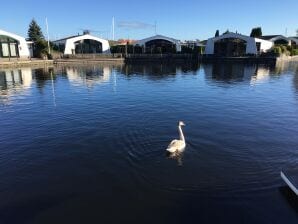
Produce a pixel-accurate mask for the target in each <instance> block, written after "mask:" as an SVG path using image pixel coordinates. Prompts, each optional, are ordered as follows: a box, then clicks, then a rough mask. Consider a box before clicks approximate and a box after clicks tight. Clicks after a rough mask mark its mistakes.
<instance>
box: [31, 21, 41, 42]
mask: <svg viewBox="0 0 298 224" xmlns="http://www.w3.org/2000/svg"><path fill="white" fill-rule="evenodd" d="M28 37H29V38H30V40H32V41H38V40H44V35H43V33H42V31H41V28H40V26H39V25H38V24H37V22H36V21H35V19H32V21H31V23H30V24H29V29H28Z"/></svg>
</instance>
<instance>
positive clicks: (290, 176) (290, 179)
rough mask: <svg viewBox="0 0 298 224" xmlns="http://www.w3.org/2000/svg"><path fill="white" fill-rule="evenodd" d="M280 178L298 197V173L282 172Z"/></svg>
mask: <svg viewBox="0 0 298 224" xmlns="http://www.w3.org/2000/svg"><path fill="white" fill-rule="evenodd" d="M280 176H281V178H282V179H283V180H284V181H285V182H286V184H287V185H288V186H289V188H291V190H292V191H293V192H294V193H295V194H296V195H297V196H298V172H291V171H287V170H283V171H281V172H280Z"/></svg>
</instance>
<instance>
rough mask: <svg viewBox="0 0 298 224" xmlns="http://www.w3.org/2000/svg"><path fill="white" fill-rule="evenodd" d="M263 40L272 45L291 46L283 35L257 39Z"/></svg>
mask: <svg viewBox="0 0 298 224" xmlns="http://www.w3.org/2000/svg"><path fill="white" fill-rule="evenodd" d="M259 38H260V39H263V40H268V41H271V42H273V43H274V45H291V41H290V40H289V38H287V37H285V36H283V35H266V36H261V37H259Z"/></svg>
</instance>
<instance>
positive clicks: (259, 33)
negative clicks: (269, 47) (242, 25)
mask: <svg viewBox="0 0 298 224" xmlns="http://www.w3.org/2000/svg"><path fill="white" fill-rule="evenodd" d="M250 36H251V37H261V36H262V28H261V27H255V28H252V30H251V33H250Z"/></svg>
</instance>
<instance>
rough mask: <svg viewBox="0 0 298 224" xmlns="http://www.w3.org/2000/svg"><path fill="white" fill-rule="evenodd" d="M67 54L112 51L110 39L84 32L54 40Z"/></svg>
mask: <svg viewBox="0 0 298 224" xmlns="http://www.w3.org/2000/svg"><path fill="white" fill-rule="evenodd" d="M53 43H54V44H55V45H56V46H58V47H59V49H60V50H61V51H63V52H64V54H65V55H74V54H101V53H110V44H109V41H107V40H105V39H102V38H99V37H95V36H92V35H90V34H89V33H84V34H83V35H77V36H71V37H67V38H63V39H60V40H56V41H53Z"/></svg>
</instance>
